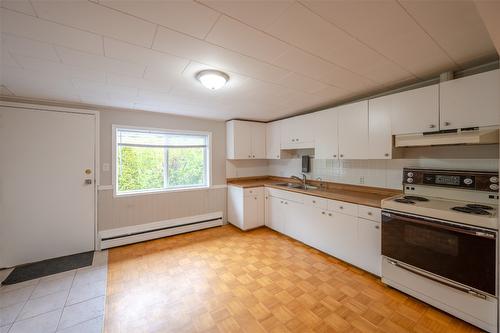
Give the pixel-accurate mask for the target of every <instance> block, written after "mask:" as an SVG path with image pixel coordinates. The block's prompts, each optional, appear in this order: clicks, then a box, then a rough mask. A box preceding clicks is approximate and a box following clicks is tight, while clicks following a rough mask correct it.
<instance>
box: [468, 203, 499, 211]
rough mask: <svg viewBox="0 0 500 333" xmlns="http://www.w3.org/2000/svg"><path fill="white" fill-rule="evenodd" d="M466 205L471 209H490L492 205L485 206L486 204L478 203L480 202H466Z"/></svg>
mask: <svg viewBox="0 0 500 333" xmlns="http://www.w3.org/2000/svg"><path fill="white" fill-rule="evenodd" d="M465 206H466V207H469V208H472V209H484V210H491V209H493V207H490V206H486V205H480V204H468V205H465Z"/></svg>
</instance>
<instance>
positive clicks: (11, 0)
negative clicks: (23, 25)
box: [0, 0, 36, 16]
mask: <svg viewBox="0 0 500 333" xmlns="http://www.w3.org/2000/svg"><path fill="white" fill-rule="evenodd" d="M0 7H2V8H7V9H10V10H13V11H16V12H19V13H23V14H27V15H31V16H36V13H35V11H34V10H33V6H31V3H30V1H28V0H2V1H1V2H0Z"/></svg>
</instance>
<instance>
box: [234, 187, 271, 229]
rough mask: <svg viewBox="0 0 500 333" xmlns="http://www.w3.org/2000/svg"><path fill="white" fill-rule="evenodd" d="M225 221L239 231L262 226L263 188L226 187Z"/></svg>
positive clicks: (263, 208)
mask: <svg viewBox="0 0 500 333" xmlns="http://www.w3.org/2000/svg"><path fill="white" fill-rule="evenodd" d="M227 220H228V222H229V223H231V224H232V225H234V226H236V227H238V228H240V229H241V230H249V229H254V228H258V227H260V226H263V225H264V222H265V202H264V188H263V187H252V188H242V187H238V186H231V185H229V186H228V191H227Z"/></svg>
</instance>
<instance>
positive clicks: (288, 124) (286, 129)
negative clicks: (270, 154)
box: [281, 117, 296, 149]
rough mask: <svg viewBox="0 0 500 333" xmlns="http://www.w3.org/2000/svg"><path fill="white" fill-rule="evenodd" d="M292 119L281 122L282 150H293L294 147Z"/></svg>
mask: <svg viewBox="0 0 500 333" xmlns="http://www.w3.org/2000/svg"><path fill="white" fill-rule="evenodd" d="M294 118H295V117H292V118H287V119H284V120H282V121H281V147H282V148H284V149H293V148H294V145H295V137H296V129H295V125H296V122H295V119H294Z"/></svg>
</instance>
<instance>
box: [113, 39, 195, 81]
mask: <svg viewBox="0 0 500 333" xmlns="http://www.w3.org/2000/svg"><path fill="white" fill-rule="evenodd" d="M104 54H105V55H106V57H109V58H114V59H118V60H122V61H128V62H131V63H136V64H142V65H145V66H148V67H149V66H152V67H154V68H155V69H161V71H162V73H164V74H173V75H179V74H181V73H182V71H183V70H184V68H186V66H187V65H188V63H189V60H187V59H184V58H180V57H176V56H174V55H170V54H165V53H162V52H158V51H154V50H151V49H147V48H144V47H140V46H135V45H132V44H129V43H126V42H122V41H119V40H116V39H111V38H104Z"/></svg>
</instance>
